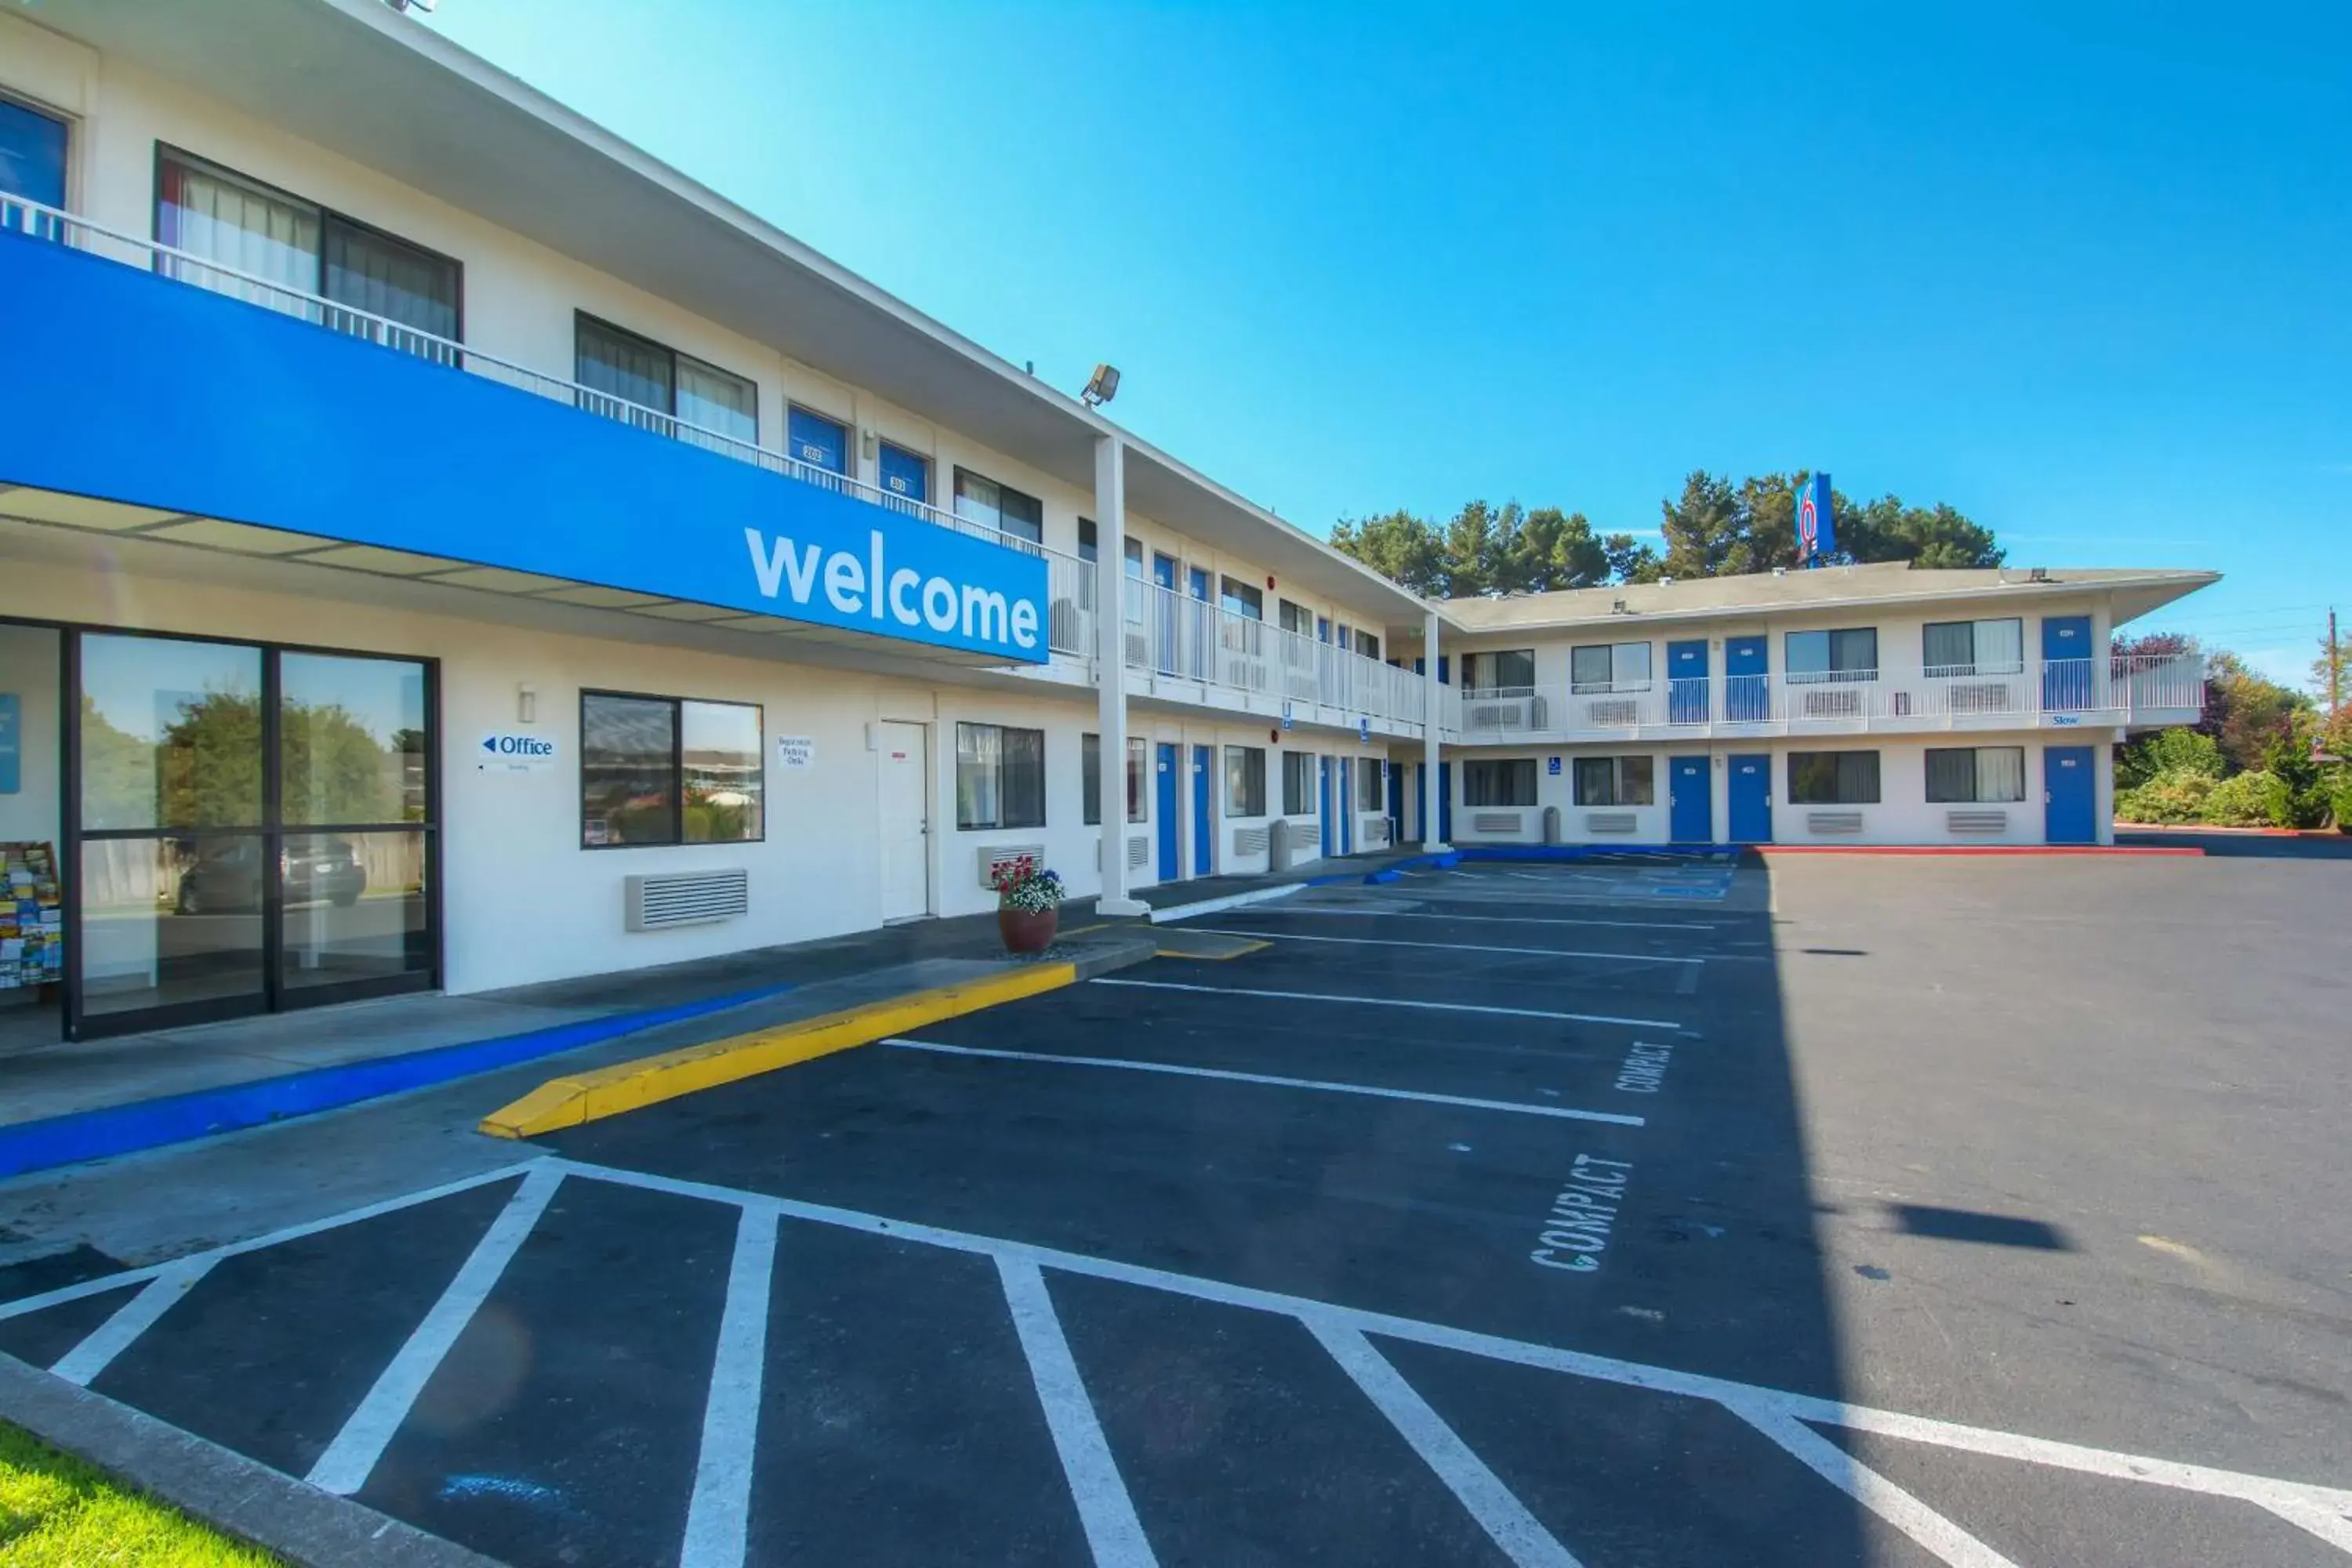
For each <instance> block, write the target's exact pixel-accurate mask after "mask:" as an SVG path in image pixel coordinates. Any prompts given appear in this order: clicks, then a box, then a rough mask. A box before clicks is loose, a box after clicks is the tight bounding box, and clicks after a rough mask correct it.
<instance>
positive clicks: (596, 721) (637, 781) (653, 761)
mask: <svg viewBox="0 0 2352 1568" xmlns="http://www.w3.org/2000/svg"><path fill="white" fill-rule="evenodd" d="M580 814H581V817H580V838H581V842H582V843H583V844H585V845H589V846H593V847H602V846H608V845H619V844H675V843H677V704H676V703H674V702H672V701H670V700H667V699H666V698H659V697H615V696H611V695H607V694H605V693H604V692H593V691H592V692H586V693H583V695H582V697H581V699H580Z"/></svg>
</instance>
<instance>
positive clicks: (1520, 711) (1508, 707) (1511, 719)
mask: <svg viewBox="0 0 2352 1568" xmlns="http://www.w3.org/2000/svg"><path fill="white" fill-rule="evenodd" d="M1526 712H1527V709H1526V707H1525V706H1524V705H1523V704H1521V703H1517V702H1475V703H1473V704H1471V707H1470V728H1471V729H1473V730H1517V729H1519V728H1521V727H1522V726H1523V723H1524V721H1525V715H1526Z"/></svg>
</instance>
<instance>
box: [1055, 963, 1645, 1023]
mask: <svg viewBox="0 0 2352 1568" xmlns="http://www.w3.org/2000/svg"><path fill="white" fill-rule="evenodd" d="M1087 984H1089V985H1132V986H1135V987H1136V988H1138V989H1139V990H1144V991H1200V992H1205V993H1207V994H1210V995H1212V996H1263V997H1268V998H1271V999H1273V1000H1275V1001H1278V1002H1353V1003H1358V1004H1360V1005H1363V1006H1366V1007H1417V1008H1420V1009H1423V1011H1426V1012H1432V1013H1485V1014H1489V1015H1492V1016H1496V1017H1499V1018H1552V1019H1557V1020H1559V1022H1562V1023H1568V1024H1618V1025H1622V1026H1625V1027H1626V1028H1629V1029H1673V1030H1675V1031H1676V1032H1680V1030H1681V1029H1682V1026H1681V1025H1680V1024H1676V1023H1673V1022H1671V1021H1669V1020H1667V1019H1664V1018H1616V1017H1611V1016H1608V1015H1607V1014H1603V1013H1552V1012H1547V1011H1546V1010H1545V1009H1543V1008H1541V1007H1484V1006H1474V1005H1471V1004H1470V1003H1467V1002H1414V1001H1411V1000H1409V999H1407V998H1405V997H1402V996H1339V995H1333V994H1329V993H1327V992H1321V991H1255V990H1250V989H1246V988H1244V987H1243V986H1239V985H1191V984H1184V983H1183V982H1181V981H1176V980H1113V979H1112V978H1110V977H1109V976H1108V975H1099V976H1097V977H1096V978H1095V979H1093V980H1089V981H1087Z"/></svg>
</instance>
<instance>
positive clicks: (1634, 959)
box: [1184, 926, 1706, 963]
mask: <svg viewBox="0 0 2352 1568" xmlns="http://www.w3.org/2000/svg"><path fill="white" fill-rule="evenodd" d="M1184 929H1185V930H1187V931H1205V932H1207V933H1208V934H1209V935H1211V936H1250V937H1267V938H1271V939H1272V940H1273V941H1276V942H1334V943H1337V944H1339V945H1340V946H1344V947H1433V948H1436V949H1439V950H1440V951H1442V952H1507V953H1513V954H1516V955H1518V956H1521V957H1526V958H1605V959H1608V960H1610V961H1611V962H1612V963H1706V959H1704V958H1680V957H1673V956H1669V955H1667V954H1664V953H1656V952H1582V951H1580V950H1578V949H1575V948H1564V947H1477V946H1474V945H1472V944H1471V943H1469V942H1404V941H1402V940H1400V939H1398V938H1396V937H1381V936H1314V935H1310V934H1308V933H1307V932H1306V931H1234V930H1232V929H1231V928H1229V927H1225V926H1187V927H1185V928H1184Z"/></svg>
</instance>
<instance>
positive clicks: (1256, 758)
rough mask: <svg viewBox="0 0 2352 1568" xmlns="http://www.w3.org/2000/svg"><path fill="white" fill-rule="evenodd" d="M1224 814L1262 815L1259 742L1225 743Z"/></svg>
mask: <svg viewBox="0 0 2352 1568" xmlns="http://www.w3.org/2000/svg"><path fill="white" fill-rule="evenodd" d="M1225 815H1226V816H1265V748H1264V747H1262V746H1227V747H1226V748H1225Z"/></svg>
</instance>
